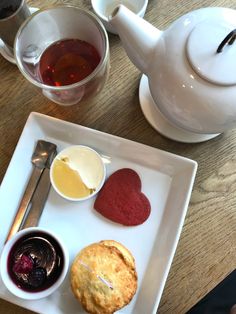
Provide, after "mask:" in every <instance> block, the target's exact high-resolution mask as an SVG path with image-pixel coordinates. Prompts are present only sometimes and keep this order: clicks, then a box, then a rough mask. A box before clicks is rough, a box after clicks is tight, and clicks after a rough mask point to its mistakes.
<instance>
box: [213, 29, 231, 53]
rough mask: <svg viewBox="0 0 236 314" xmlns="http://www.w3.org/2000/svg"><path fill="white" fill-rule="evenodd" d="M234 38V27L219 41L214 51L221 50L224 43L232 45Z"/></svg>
mask: <svg viewBox="0 0 236 314" xmlns="http://www.w3.org/2000/svg"><path fill="white" fill-rule="evenodd" d="M235 39H236V28H235V29H234V30H232V31H231V32H230V33H229V34H228V35H227V36H226V37H225V38H224V39H223V40H222V42H221V43H220V45H219V46H218V48H217V50H216V52H217V53H220V52H222V51H223V48H224V46H225V45H226V44H228V45H233V43H234V41H235Z"/></svg>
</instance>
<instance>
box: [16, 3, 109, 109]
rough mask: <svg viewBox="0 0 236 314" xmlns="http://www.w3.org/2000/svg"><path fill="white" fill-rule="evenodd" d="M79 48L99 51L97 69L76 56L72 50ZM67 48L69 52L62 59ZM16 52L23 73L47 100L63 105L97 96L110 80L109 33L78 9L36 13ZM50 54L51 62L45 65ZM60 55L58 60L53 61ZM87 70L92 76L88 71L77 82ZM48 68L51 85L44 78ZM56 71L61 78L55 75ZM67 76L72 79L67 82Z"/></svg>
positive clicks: (18, 38)
mask: <svg viewBox="0 0 236 314" xmlns="http://www.w3.org/2000/svg"><path fill="white" fill-rule="evenodd" d="M77 44H82V46H83V45H88V46H89V49H90V48H91V49H94V50H95V51H96V53H97V54H98V56H99V58H100V60H98V63H97V65H96V66H94V65H93V66H94V68H92V67H90V64H89V63H88V62H89V61H88V60H87V59H86V60H85V58H87V57H85V56H84V55H82V54H81V55H79V56H78V55H77V53H78V51H77V50H76V51H75V50H74V49H75V48H73V47H72V46H74V45H75V46H76V45H77ZM68 45H69V46H68ZM71 45H72V46H71ZM64 46H66V47H67V48H65V49H67V50H66V52H65V54H64V55H63V49H64V48H63V47H64ZM50 49H51V50H52V51H51V53H50ZM82 50H83V48H82ZM14 51H15V58H16V62H17V65H18V68H19V70H20V71H21V73H22V74H23V75H24V76H25V77H26V78H27V80H28V81H29V82H31V83H32V84H34V85H35V86H37V87H38V88H40V89H41V90H42V93H43V94H44V95H45V96H46V97H47V98H49V99H50V100H52V101H53V102H55V103H58V104H60V105H65V106H69V105H74V104H76V103H78V102H80V101H82V100H84V99H86V98H88V97H91V96H94V95H95V94H97V93H98V92H100V91H101V89H102V88H103V86H104V84H105V82H106V79H107V77H108V73H109V42H108V36H107V33H106V30H105V28H104V26H103V25H102V23H101V22H100V20H99V19H98V18H97V17H96V16H95V15H93V14H92V13H90V12H88V11H86V10H83V9H80V8H77V7H72V6H66V5H64V6H56V7H51V8H48V9H44V10H40V11H38V12H36V13H34V14H33V15H32V16H31V17H30V18H28V19H27V20H26V21H25V23H24V24H23V25H22V26H21V27H20V29H19V31H18V33H17V36H16V40H15V46H14ZM47 51H48V52H49V59H48V60H49V61H50V62H49V61H48V62H49V63H48V64H46V65H45V60H47V58H48V56H47ZM57 54H58V55H59V56H58V59H57V60H54V59H53V58H54V57H55V56H56V55H57ZM88 54H89V53H88ZM45 55H46V57H44V56H45ZM43 58H44V61H43V64H42V62H41V60H42V59H43ZM50 58H51V59H50ZM74 58H75V59H76V60H75V59H74ZM73 62H75V63H73ZM58 64H59V66H58ZM86 66H87V67H88V68H89V71H90V72H89V71H87V72H86V71H85V73H86V75H85V76H82V78H81V77H80V78H79V79H78V80H77V81H74V80H73V78H74V76H75V75H77V74H78V75H79V72H80V71H81V69H82V68H83V67H86ZM47 68H48V69H49V70H50V69H51V73H50V75H51V76H50V80H49V83H48V81H47V79H48V77H47V75H46V76H45V75H44V73H46V72H44V73H43V72H42V71H46V70H47ZM58 68H60V73H59V74H58ZM68 68H69V72H68ZM42 69H43V70H42ZM70 69H71V72H70ZM76 69H77V70H76ZM74 70H76V71H77V72H74ZM55 71H56V74H58V75H54V74H55V73H54V72H55ZM66 75H67V76H68V75H69V76H68V77H67V79H65V76H66ZM54 76H55V77H54ZM79 76H80V75H79ZM79 76H78V77H79ZM45 77H46V80H45ZM58 77H59V79H58ZM70 78H71V79H72V80H71V83H70ZM60 79H61V81H60ZM64 81H66V85H65V84H64V83H63V82H64Z"/></svg>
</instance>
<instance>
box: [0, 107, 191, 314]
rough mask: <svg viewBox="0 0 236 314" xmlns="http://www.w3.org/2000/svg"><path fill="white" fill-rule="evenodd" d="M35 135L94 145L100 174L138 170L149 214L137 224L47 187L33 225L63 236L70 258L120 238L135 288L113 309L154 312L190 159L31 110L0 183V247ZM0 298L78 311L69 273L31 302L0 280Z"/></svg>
mask: <svg viewBox="0 0 236 314" xmlns="http://www.w3.org/2000/svg"><path fill="white" fill-rule="evenodd" d="M39 139H43V140H46V141H51V142H53V143H55V144H56V145H57V146H58V151H60V150H62V149H63V148H65V147H67V146H69V145H74V144H83V145H88V146H90V147H92V148H94V149H95V150H97V151H98V152H99V153H100V154H101V155H102V156H103V159H104V161H105V163H106V168H107V176H109V175H110V174H111V173H113V172H114V171H116V170H118V169H120V168H132V169H134V170H135V171H136V172H137V173H138V174H139V175H140V178H141V181H142V191H143V192H144V193H145V194H146V196H147V197H148V199H149V200H150V203H151V208H152V210H151V215H150V216H149V218H148V220H147V221H146V222H145V223H143V224H142V225H139V226H136V227H125V226H122V225H118V224H115V223H112V222H110V221H109V220H107V219H105V218H103V217H102V216H101V215H99V214H98V213H97V212H96V211H95V210H94V209H93V203H94V200H95V197H94V198H92V199H90V200H87V201H85V202H81V203H76V202H69V201H66V200H64V199H62V198H61V197H60V196H58V195H57V194H56V193H55V191H54V190H53V189H51V190H50V193H49V197H48V200H47V202H46V205H45V208H44V211H43V214H42V217H41V220H40V223H39V226H41V227H43V228H48V229H50V230H51V231H54V232H56V233H58V234H59V235H61V237H63V238H64V241H65V242H66V244H67V246H68V248H69V252H70V262H72V261H73V259H74V257H75V255H76V254H77V253H78V252H79V251H80V250H81V249H82V248H83V247H84V246H86V245H89V244H91V243H93V242H98V241H100V240H104V239H113V240H116V241H119V242H121V243H123V244H124V245H125V246H126V247H127V248H128V249H129V250H130V251H131V252H132V254H133V256H134V258H135V260H136V267H137V273H138V291H137V293H136V295H135V297H134V298H133V300H132V301H131V303H130V304H129V305H128V306H126V307H125V308H123V309H122V310H121V311H119V313H123V314H125V313H126V314H127V313H135V314H144V313H146V314H149V313H156V310H157V307H158V304H159V302H160V298H161V295H162V291H163V289H164V285H165V282H166V278H167V275H168V272H169V269H170V266H171V262H172V259H173V257H174V253H175V250H176V247H177V243H178V240H179V236H180V233H181V229H182V226H183V223H184V218H185V215H186V212H187V208H188V203H189V199H190V195H191V191H192V187H193V182H194V178H195V174H196V170H197V163H196V162H195V161H193V160H190V159H186V158H183V157H180V156H177V155H174V154H170V153H167V152H164V151H161V150H158V149H156V148H152V147H149V146H146V145H143V144H139V143H136V142H132V141H129V140H126V139H123V138H119V137H116V136H113V135H109V134H106V133H102V132H99V131H96V130H92V129H89V128H86V127H83V126H80V125H75V124H72V123H69V122H65V121H62V120H58V119H55V118H51V117H48V116H45V115H42V114H38V113H31V114H30V116H29V118H28V120H27V123H26V125H25V128H24V130H23V132H22V135H21V137H20V139H19V142H18V144H17V146H16V149H15V152H14V155H13V157H12V159H11V162H10V165H9V167H8V169H7V172H6V175H5V177H4V179H3V181H2V185H1V188H0V222H1V228H0V249H2V247H3V245H4V241H5V239H6V236H7V233H8V230H9V228H10V225H11V223H12V220H13V218H14V216H15V213H16V210H17V207H18V204H19V202H20V199H21V197H22V195H23V192H24V189H25V187H26V184H27V181H28V179H29V177H30V174H31V171H32V164H31V155H32V152H33V150H34V147H35V145H36V142H37V141H38V140H39ZM0 297H1V298H3V299H5V300H7V301H10V302H12V303H15V304H18V305H20V306H22V307H25V308H27V309H30V310H33V311H35V312H38V313H45V314H48V313H50V314H74V313H84V312H83V310H82V308H81V307H80V305H79V303H78V302H77V301H76V299H75V298H74V296H73V294H72V292H71V290H70V282H69V273H68V275H67V277H66V280H65V281H64V283H63V285H62V286H61V287H60V289H58V291H56V292H55V293H54V294H52V295H51V296H49V297H47V298H45V299H41V300H37V301H24V300H21V299H18V298H17V297H14V296H13V295H11V294H10V293H9V292H8V291H7V290H6V289H5V287H4V285H3V283H2V281H1V279H0Z"/></svg>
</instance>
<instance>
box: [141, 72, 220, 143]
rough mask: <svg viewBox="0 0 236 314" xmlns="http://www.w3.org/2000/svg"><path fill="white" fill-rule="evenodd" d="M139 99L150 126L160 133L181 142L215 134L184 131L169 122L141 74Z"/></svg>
mask: <svg viewBox="0 0 236 314" xmlns="http://www.w3.org/2000/svg"><path fill="white" fill-rule="evenodd" d="M139 101H140V106H141V109H142V111H143V114H144V116H145V118H146V119H147V121H148V122H149V123H150V124H151V126H152V127H153V128H154V129H155V130H157V131H158V132H159V133H160V134H161V135H163V136H165V137H167V138H169V139H171V140H174V141H177V142H183V143H200V142H204V141H207V140H210V139H212V138H214V137H216V136H218V135H219V134H220V133H217V134H198V133H193V132H189V131H186V130H184V129H181V128H178V127H176V126H174V125H173V124H171V123H170V122H169V121H168V120H167V119H166V118H165V117H164V116H163V114H162V113H161V112H160V111H159V109H158V107H157V105H156V104H155V102H154V100H153V98H152V96H151V93H150V90H149V86H148V78H147V76H146V75H144V74H143V75H142V77H141V80H140V85H139Z"/></svg>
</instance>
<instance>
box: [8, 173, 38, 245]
mask: <svg viewBox="0 0 236 314" xmlns="http://www.w3.org/2000/svg"><path fill="white" fill-rule="evenodd" d="M42 172H43V168H38V167H34V169H33V171H32V174H31V177H30V179H29V181H28V184H27V187H26V189H25V192H24V195H23V197H22V199H21V202H20V205H19V207H18V210H17V213H16V215H15V218H14V220H13V223H12V225H11V228H10V230H9V232H8V235H7V238H6V242H7V241H8V240H9V239H10V238H11V237H12V236H13V235H14V234H15V233H16V232H17V231H19V229H20V227H21V224H22V222H23V219H24V217H25V214H26V212H27V209H28V207H29V203H30V201H31V198H32V195H33V194H34V191H35V189H36V187H37V184H38V182H39V179H40V177H41V174H42Z"/></svg>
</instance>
